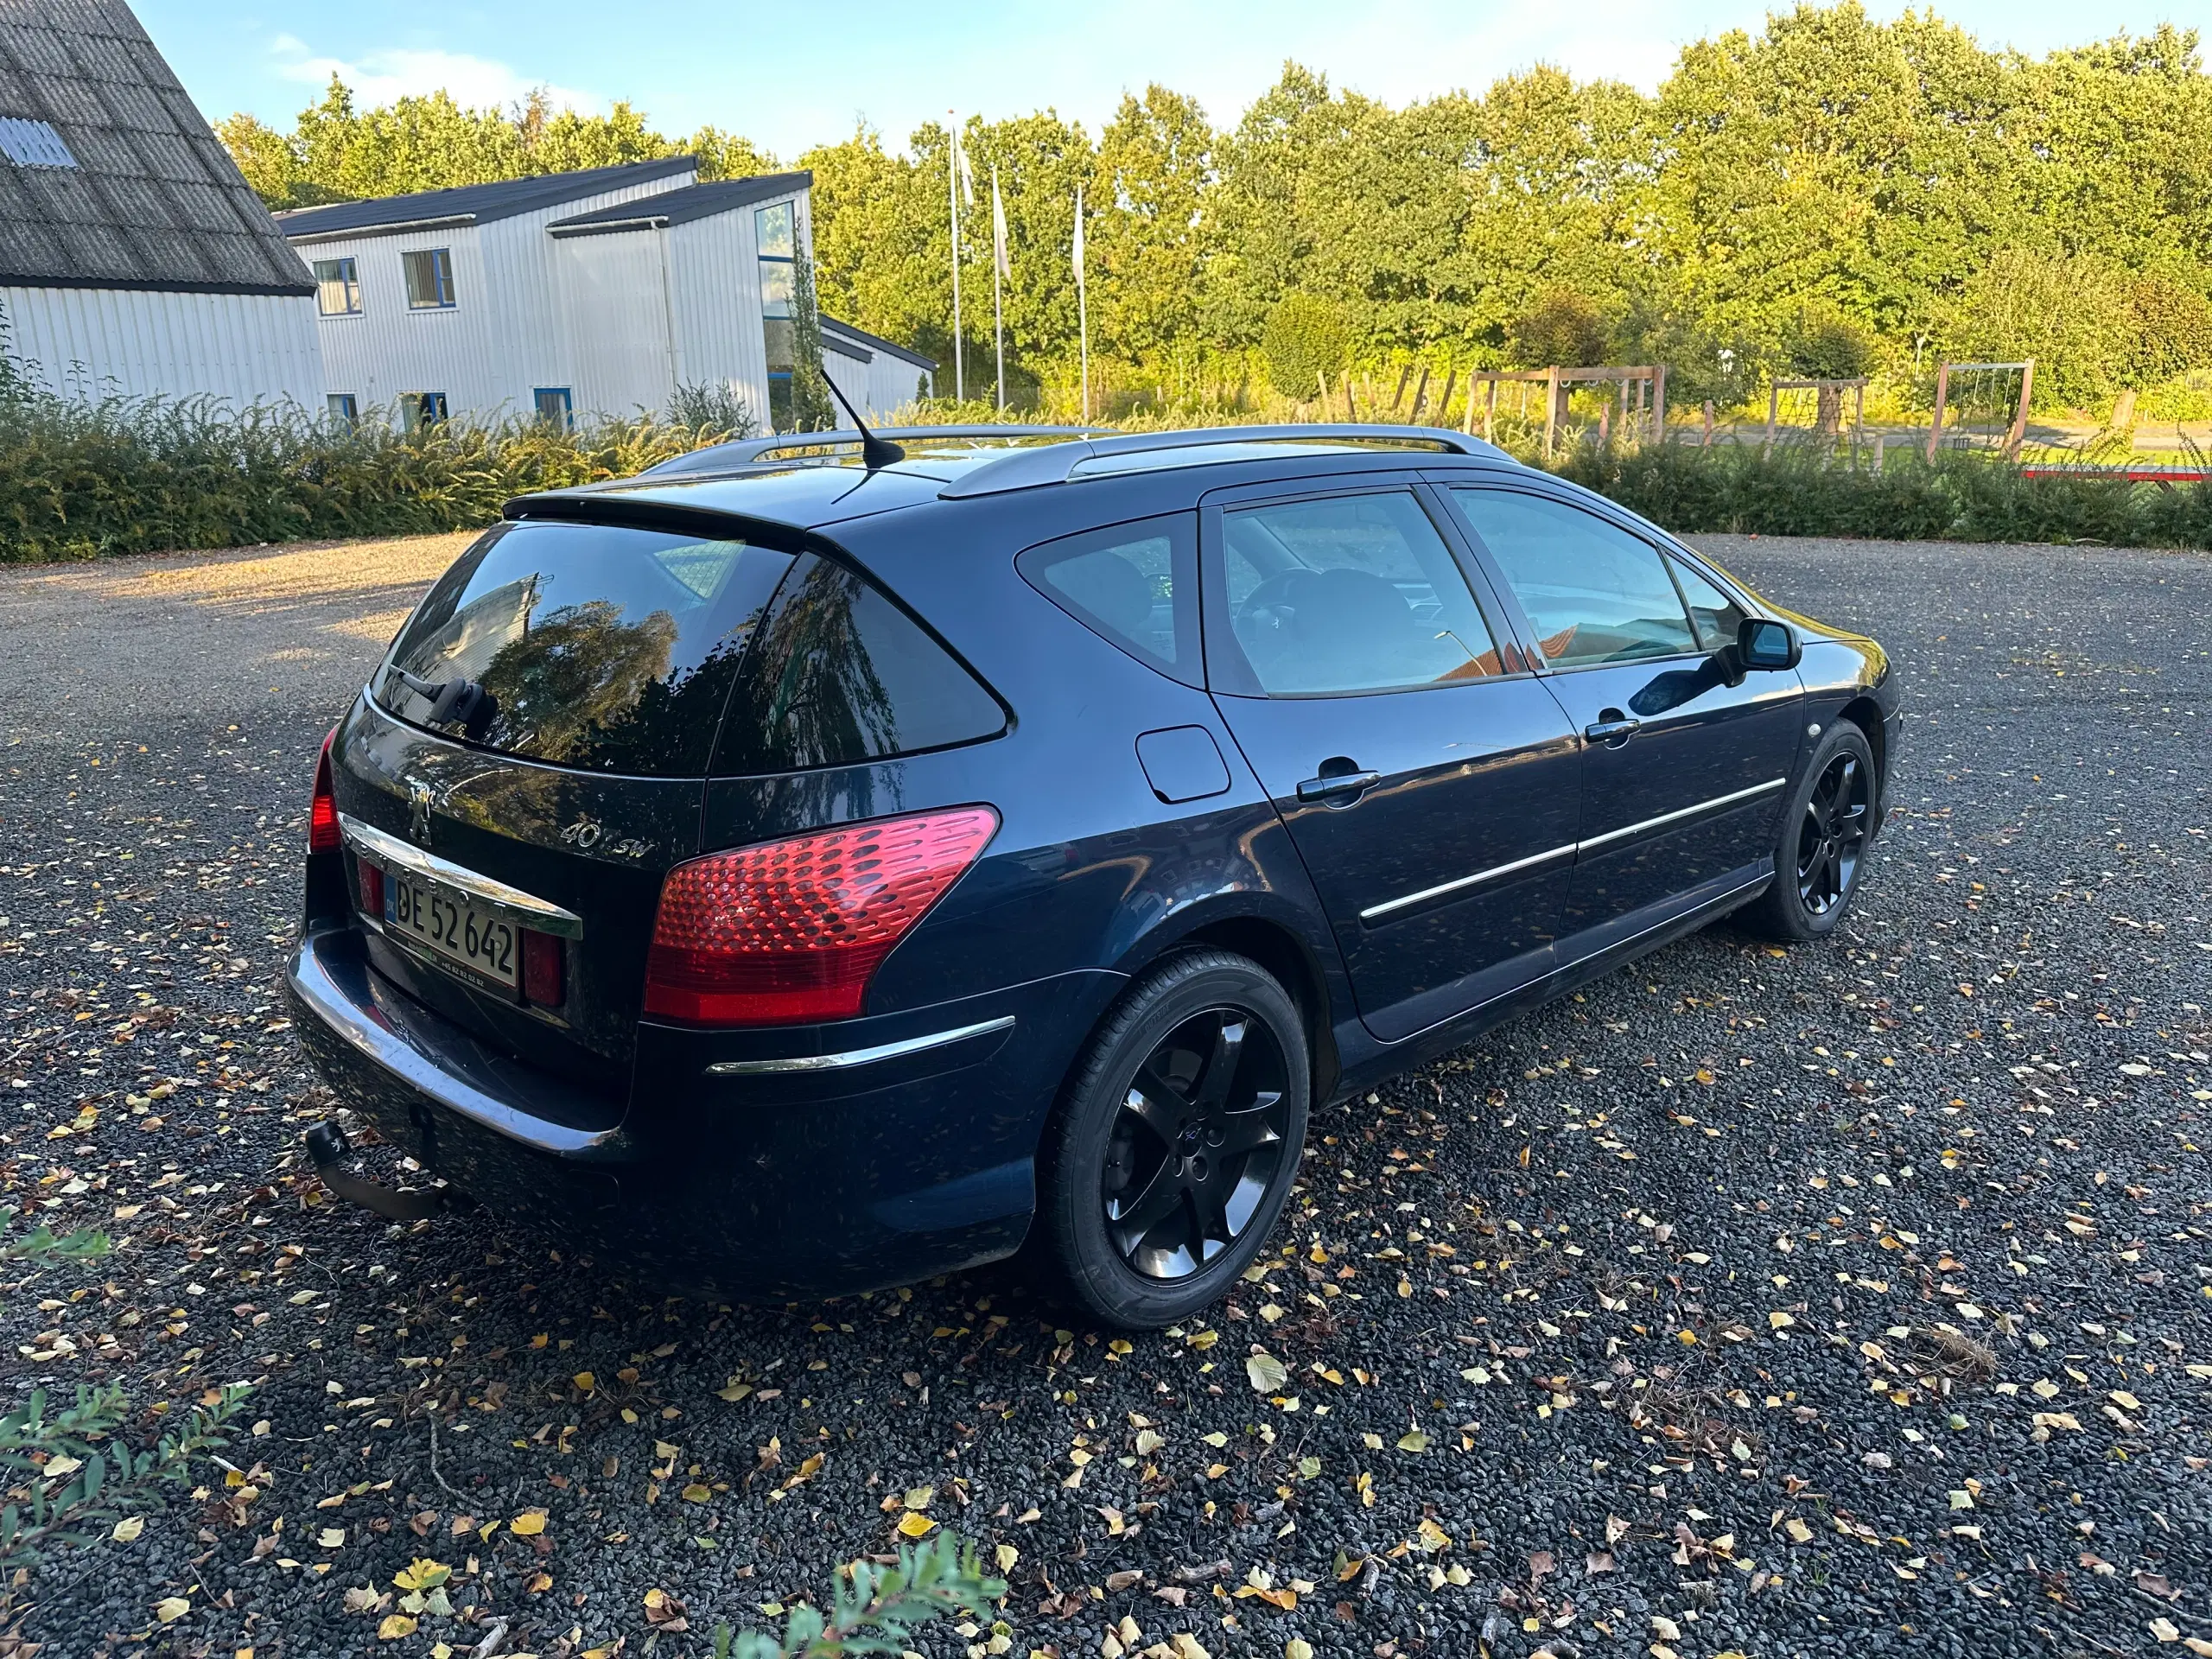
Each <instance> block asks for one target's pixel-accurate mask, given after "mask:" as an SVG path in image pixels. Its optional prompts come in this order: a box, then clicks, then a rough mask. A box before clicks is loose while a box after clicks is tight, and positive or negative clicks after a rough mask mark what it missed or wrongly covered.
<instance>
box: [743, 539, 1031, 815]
mask: <svg viewBox="0 0 2212 1659" xmlns="http://www.w3.org/2000/svg"><path fill="white" fill-rule="evenodd" d="M1005 729H1006V710H1005V709H1002V708H1001V706H1000V704H999V702H998V699H997V698H996V697H995V696H992V695H991V694H990V692H988V690H985V689H984V688H983V685H982V682H981V681H979V680H978V679H976V677H975V676H974V675H973V674H971V673H969V671H968V670H967V668H966V667H965V666H964V665H963V664H962V663H961V662H960V660H959V658H957V657H955V656H954V655H953V654H952V653H951V652H950V651H948V650H946V649H945V647H944V645H940V644H938V641H937V640H936V639H934V638H933V637H932V636H931V633H930V632H929V631H928V630H927V629H925V628H924V627H923V626H922V625H921V624H920V623H918V622H917V621H916V620H914V619H913V618H912V617H911V616H909V615H908V614H907V613H906V612H905V611H904V610H902V609H901V608H900V607H899V605H898V604H897V603H896V602H895V601H893V600H892V599H891V598H890V597H889V595H887V594H885V593H884V592H883V590H882V589H881V588H878V587H877V586H876V585H875V584H874V582H870V581H868V578H867V577H865V576H863V575H861V574H860V573H859V572H858V571H856V570H854V569H849V567H847V566H845V565H842V564H840V563H837V562H836V560H834V559H825V558H820V557H817V556H814V555H812V554H807V555H804V556H801V557H800V558H799V560H798V563H797V564H796V565H795V566H794V568H793V569H792V570H791V575H790V577H789V579H788V580H786V581H785V583H784V585H783V587H782V588H781V589H780V590H779V592H778V593H777V594H776V597H775V600H774V602H773V603H772V605H771V606H770V607H769V610H768V613H767V616H766V618H765V619H764V620H763V621H762V622H761V624H760V639H759V642H758V644H757V645H756V646H755V648H754V651H753V657H752V658H751V660H750V662H749V664H748V666H747V670H746V673H745V683H744V684H743V686H742V687H741V688H740V690H739V694H738V701H737V703H736V705H735V706H734V708H733V709H732V712H731V717H730V721H729V728H728V735H727V737H726V739H725V741H724V743H723V747H722V749H721V754H720V756H719V757H718V759H717V760H716V762H715V770H716V772H720V773H721V774H724V775H733V774H753V773H760V772H804V771H807V770H810V769H811V768H814V767H817V766H852V765H854V764H855V763H857V762H861V761H866V760H887V759H889V758H890V757H892V756H894V755H900V754H912V753H916V752H918V751H919V750H923V749H942V748H950V747H952V746H954V745H956V744H960V743H972V742H975V741H978V740H979V739H982V738H987V737H995V736H997V735H998V734H1000V733H1001V732H1002V731H1004V730H1005Z"/></svg>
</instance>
